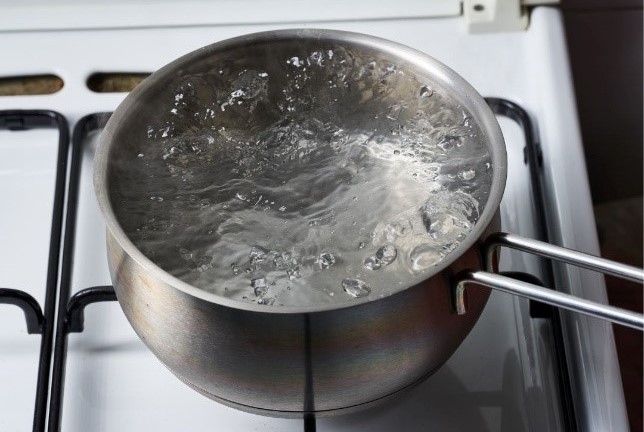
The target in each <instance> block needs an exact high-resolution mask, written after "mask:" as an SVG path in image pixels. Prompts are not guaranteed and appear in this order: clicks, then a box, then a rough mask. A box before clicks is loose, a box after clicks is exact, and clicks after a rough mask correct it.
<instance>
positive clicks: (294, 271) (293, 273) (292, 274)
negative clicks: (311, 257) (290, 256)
mask: <svg viewBox="0 0 644 432" xmlns="http://www.w3.org/2000/svg"><path fill="white" fill-rule="evenodd" d="M286 275H287V276H288V278H289V279H290V280H294V279H299V278H301V277H302V273H300V268H299V267H295V268H291V269H288V270H286Z"/></svg>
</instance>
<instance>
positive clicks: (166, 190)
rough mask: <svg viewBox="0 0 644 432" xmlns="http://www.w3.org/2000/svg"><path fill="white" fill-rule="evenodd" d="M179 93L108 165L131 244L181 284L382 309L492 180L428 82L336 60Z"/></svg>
mask: <svg viewBox="0 0 644 432" xmlns="http://www.w3.org/2000/svg"><path fill="white" fill-rule="evenodd" d="M298 54H299V55H297V56H296V55H293V56H288V57H286V58H284V59H277V60H275V59H273V60H275V61H277V62H278V63H279V67H276V66H272V67H271V69H270V70H268V69H267V70H264V69H262V68H258V67H255V68H248V67H244V65H241V66H239V65H237V64H236V63H234V62H229V63H225V62H223V63H222V64H215V65H213V66H212V67H211V68H209V69H208V70H205V71H200V72H199V73H194V74H190V75H188V76H186V77H181V78H178V79H177V82H176V83H174V84H173V85H172V86H170V88H168V90H167V94H166V95H165V96H164V99H163V101H162V104H161V106H162V107H163V108H159V107H158V106H155V107H153V109H154V110H155V111H156V110H163V111H164V112H162V113H160V114H158V113H156V112H155V118H156V120H155V121H152V122H150V124H149V125H145V126H146V128H145V130H144V131H143V133H142V134H141V140H140V141H136V142H132V143H130V144H128V148H129V150H128V151H123V152H122V153H123V154H122V156H121V157H120V158H118V159H117V162H116V163H115V166H114V170H113V174H112V177H114V179H115V180H114V181H113V183H112V184H113V187H112V191H111V193H112V196H111V199H112V201H113V202H114V203H115V206H114V207H115V210H116V213H117V218H118V219H119V221H120V223H121V224H122V226H123V228H124V230H125V232H126V233H127V234H128V236H129V237H130V238H131V239H132V241H133V242H134V243H135V245H136V246H137V247H138V248H139V249H140V250H141V251H142V252H143V253H144V254H145V255H146V256H148V257H149V258H150V259H151V260H152V261H154V262H155V263H156V264H158V265H159V266H160V267H161V268H163V269H164V270H166V271H168V272H170V273H171V274H173V275H174V276H176V277H177V278H179V279H181V280H183V281H185V282H187V283H189V284H191V285H194V286H196V287H198V288H201V289H203V290H206V291H210V292H214V293H216V294H218V295H221V296H225V297H229V298H233V299H236V300H239V301H242V302H254V303H257V304H261V305H287V306H307V305H320V304H325V303H337V304H339V303H346V302H351V301H355V298H360V297H365V296H367V297H369V298H378V297H381V296H386V295H388V294H391V293H392V292H395V291H397V290H399V289H401V288H402V287H404V286H409V285H411V284H412V283H415V282H418V281H419V280H422V279H423V278H424V277H426V276H427V275H429V274H430V272H431V271H432V268H433V267H434V266H435V265H436V264H437V263H439V262H440V261H441V260H443V259H445V257H447V256H448V255H449V254H450V252H452V251H453V250H454V249H455V248H456V246H458V244H459V243H460V242H461V241H462V240H463V239H464V238H465V236H466V235H467V233H468V232H469V231H470V230H471V229H472V227H473V226H474V224H475V223H476V221H477V219H478V217H479V212H480V211H481V210H482V208H483V206H484V205H485V201H486V199H487V196H488V194H489V188H490V184H491V175H492V167H491V163H490V157H489V154H488V150H487V148H486V147H485V145H484V144H482V141H484V140H483V139H481V131H480V130H479V129H478V127H477V125H476V124H474V122H473V121H472V120H471V118H470V114H469V113H468V112H467V111H465V110H464V109H463V108H462V107H461V106H459V104H458V103H457V102H456V101H454V100H452V99H450V98H449V97H447V96H446V95H445V93H444V92H443V91H442V89H441V88H440V87H439V86H437V84H435V83H433V82H427V81H424V80H423V79H422V78H418V77H417V76H415V75H414V74H413V73H412V72H410V71H405V70H402V69H399V68H397V66H396V65H394V64H391V63H389V62H386V61H384V60H378V59H370V58H361V57H360V55H358V54H357V53H354V52H351V51H347V50H343V49H341V48H338V47H335V48H334V49H321V50H312V51H309V52H306V53H304V54H305V55H302V54H301V53H298Z"/></svg>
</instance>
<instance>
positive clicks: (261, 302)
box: [257, 297, 275, 306]
mask: <svg viewBox="0 0 644 432" xmlns="http://www.w3.org/2000/svg"><path fill="white" fill-rule="evenodd" d="M273 303H275V299H274V298H273V297H260V298H259V299H257V304H259V305H266V306H272V305H273Z"/></svg>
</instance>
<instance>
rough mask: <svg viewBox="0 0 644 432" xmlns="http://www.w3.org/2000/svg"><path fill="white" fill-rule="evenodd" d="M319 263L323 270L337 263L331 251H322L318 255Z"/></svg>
mask: <svg viewBox="0 0 644 432" xmlns="http://www.w3.org/2000/svg"><path fill="white" fill-rule="evenodd" d="M318 264H319V266H320V268H321V269H322V270H326V269H328V268H329V267H331V266H332V265H333V264H335V257H334V256H333V254H330V253H329V252H322V253H321V254H320V256H319V257H318Z"/></svg>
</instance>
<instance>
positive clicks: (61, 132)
mask: <svg viewBox="0 0 644 432" xmlns="http://www.w3.org/2000/svg"><path fill="white" fill-rule="evenodd" d="M43 128H48V129H49V128H53V129H58V155H57V158H56V179H55V185H54V206H53V212H52V222H51V234H50V238H49V258H48V263H47V279H46V283H45V308H44V313H43V310H42V309H41V307H40V305H39V304H38V302H37V301H36V299H34V298H33V297H32V296H31V295H29V294H27V293H26V292H24V291H20V290H17V289H8V288H3V289H0V303H6V304H13V305H16V306H19V307H20V308H22V310H23V311H24V313H25V318H26V321H27V331H28V332H29V333H30V334H41V335H42V336H41V342H40V355H39V360H38V381H37V384H36V401H35V407H34V421H33V431H34V432H42V431H44V430H45V420H46V418H47V395H48V389H49V369H50V364H51V355H52V341H53V336H54V322H55V312H56V291H57V286H58V285H57V283H58V263H59V256H60V248H61V234H62V228H63V208H64V202H65V176H66V175H67V153H68V148H69V127H68V125H67V120H66V119H65V117H63V116H62V115H61V114H59V113H57V112H54V111H46V110H5V111H0V130H7V129H8V130H11V131H25V130H33V129H43Z"/></svg>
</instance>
